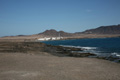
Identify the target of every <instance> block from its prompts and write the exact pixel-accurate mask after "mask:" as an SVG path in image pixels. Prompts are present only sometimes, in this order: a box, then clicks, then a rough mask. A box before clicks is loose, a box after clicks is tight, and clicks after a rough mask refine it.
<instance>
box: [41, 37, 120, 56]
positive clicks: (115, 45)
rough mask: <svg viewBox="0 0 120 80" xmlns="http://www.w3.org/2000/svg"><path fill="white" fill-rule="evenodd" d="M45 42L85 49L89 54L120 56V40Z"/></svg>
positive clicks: (98, 39) (97, 39) (99, 39)
mask: <svg viewBox="0 0 120 80" xmlns="http://www.w3.org/2000/svg"><path fill="white" fill-rule="evenodd" d="M43 42H44V43H46V44H51V45H62V46H69V47H80V48H83V49H85V50H86V51H87V52H92V53H96V54H98V55H104V56H108V55H110V54H117V55H118V56H119V55H120V38H94V39H74V40H58V41H43Z"/></svg>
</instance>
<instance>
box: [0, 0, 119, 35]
mask: <svg viewBox="0 0 120 80" xmlns="http://www.w3.org/2000/svg"><path fill="white" fill-rule="evenodd" d="M117 24H120V0H0V36H14V35H31V34H37V33H40V32H43V31H45V30H48V29H56V30H57V31H60V30H63V31H65V32H70V33H74V32H81V31H84V30H87V29H92V28H97V27H100V26H107V25H117Z"/></svg>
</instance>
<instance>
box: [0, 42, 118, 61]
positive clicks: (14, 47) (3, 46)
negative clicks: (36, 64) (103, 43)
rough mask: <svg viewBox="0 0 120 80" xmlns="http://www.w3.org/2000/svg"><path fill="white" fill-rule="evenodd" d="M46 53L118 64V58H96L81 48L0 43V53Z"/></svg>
mask: <svg viewBox="0 0 120 80" xmlns="http://www.w3.org/2000/svg"><path fill="white" fill-rule="evenodd" d="M44 52H47V53H48V54H50V55H54V56H59V57H95V58H98V59H105V60H110V61H114V62H118V63H120V56H116V55H115V54H114V55H110V56H108V57H102V56H98V55H96V54H94V53H90V52H84V50H83V49H82V48H75V47H64V46H53V45H46V44H44V43H40V42H0V53H28V54H31V53H32V54H36V53H37V54H41V53H44Z"/></svg>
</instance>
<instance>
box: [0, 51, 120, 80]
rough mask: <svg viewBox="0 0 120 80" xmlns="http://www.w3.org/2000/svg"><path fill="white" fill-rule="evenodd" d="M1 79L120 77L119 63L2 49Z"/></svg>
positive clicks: (107, 79)
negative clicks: (8, 51) (3, 51)
mask: <svg viewBox="0 0 120 80" xmlns="http://www.w3.org/2000/svg"><path fill="white" fill-rule="evenodd" d="M0 80H120V64H118V63H114V62H111V61H107V60H101V59H96V58H74V57H57V56H52V55H49V54H47V53H43V55H38V54H35V55H34V54H24V53H0Z"/></svg>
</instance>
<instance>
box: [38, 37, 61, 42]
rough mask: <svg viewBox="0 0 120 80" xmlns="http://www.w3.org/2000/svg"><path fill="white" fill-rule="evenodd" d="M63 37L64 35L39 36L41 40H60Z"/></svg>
mask: <svg viewBox="0 0 120 80" xmlns="http://www.w3.org/2000/svg"><path fill="white" fill-rule="evenodd" d="M60 39H63V37H44V38H39V39H38V40H39V41H48V40H60Z"/></svg>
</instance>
